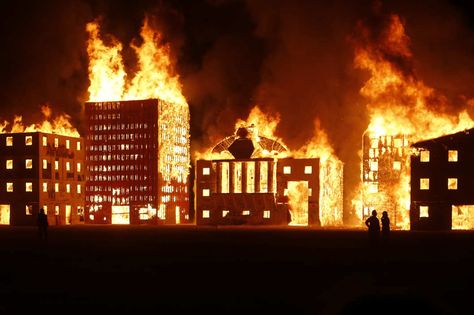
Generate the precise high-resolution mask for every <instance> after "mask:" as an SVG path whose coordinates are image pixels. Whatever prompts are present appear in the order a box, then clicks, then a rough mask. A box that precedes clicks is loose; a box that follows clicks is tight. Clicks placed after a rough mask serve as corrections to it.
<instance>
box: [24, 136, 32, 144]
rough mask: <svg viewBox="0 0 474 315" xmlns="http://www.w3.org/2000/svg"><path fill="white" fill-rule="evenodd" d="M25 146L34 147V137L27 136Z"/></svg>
mask: <svg viewBox="0 0 474 315" xmlns="http://www.w3.org/2000/svg"><path fill="white" fill-rule="evenodd" d="M25 145H33V137H32V136H26V137H25Z"/></svg>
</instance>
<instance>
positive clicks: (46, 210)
mask: <svg viewBox="0 0 474 315" xmlns="http://www.w3.org/2000/svg"><path fill="white" fill-rule="evenodd" d="M43 210H44V214H46V215H48V206H47V205H44V206H43Z"/></svg>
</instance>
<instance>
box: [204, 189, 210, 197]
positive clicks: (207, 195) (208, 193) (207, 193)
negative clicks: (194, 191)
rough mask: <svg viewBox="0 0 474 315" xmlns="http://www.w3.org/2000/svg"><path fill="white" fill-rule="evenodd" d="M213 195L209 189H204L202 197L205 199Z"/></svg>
mask: <svg viewBox="0 0 474 315" xmlns="http://www.w3.org/2000/svg"><path fill="white" fill-rule="evenodd" d="M210 194H211V192H210V190H209V189H203V190H202V195H203V197H209V196H210Z"/></svg>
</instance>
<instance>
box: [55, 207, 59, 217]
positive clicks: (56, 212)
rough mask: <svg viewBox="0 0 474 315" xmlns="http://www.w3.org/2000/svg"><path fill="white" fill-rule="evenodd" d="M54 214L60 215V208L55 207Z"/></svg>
mask: <svg viewBox="0 0 474 315" xmlns="http://www.w3.org/2000/svg"><path fill="white" fill-rule="evenodd" d="M54 214H55V215H59V206H54Z"/></svg>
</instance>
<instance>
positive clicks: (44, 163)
mask: <svg viewBox="0 0 474 315" xmlns="http://www.w3.org/2000/svg"><path fill="white" fill-rule="evenodd" d="M43 169H44V170H47V169H48V160H43Z"/></svg>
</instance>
